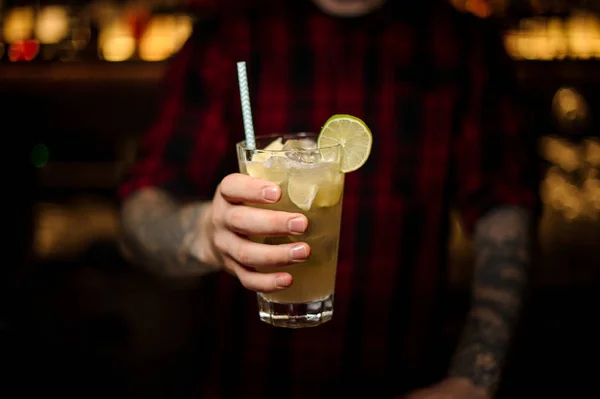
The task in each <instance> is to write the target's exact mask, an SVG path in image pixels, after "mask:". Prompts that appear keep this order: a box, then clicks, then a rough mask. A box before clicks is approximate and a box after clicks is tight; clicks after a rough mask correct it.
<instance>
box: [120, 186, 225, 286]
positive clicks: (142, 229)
mask: <svg viewBox="0 0 600 399" xmlns="http://www.w3.org/2000/svg"><path fill="white" fill-rule="evenodd" d="M205 208H206V205H205V204H204V203H196V204H192V205H187V206H183V207H182V206H180V205H179V204H178V203H176V202H175V201H174V200H173V199H172V198H171V197H170V196H169V195H168V194H167V193H165V192H163V191H161V190H158V189H144V190H142V191H140V192H139V193H135V194H134V195H132V197H130V198H128V199H127V200H126V202H125V203H124V204H123V208H122V212H121V213H122V216H121V220H122V225H123V226H122V227H123V233H124V234H123V235H124V237H123V239H124V242H123V246H124V249H125V251H128V252H129V253H130V255H131V256H132V257H133V258H134V261H135V262H136V263H141V264H142V265H143V266H145V267H147V268H149V269H150V270H151V271H153V272H156V273H158V274H160V275H167V276H172V277H175V276H198V275H203V274H207V273H210V272H212V271H214V270H215V269H216V267H215V266H212V265H207V264H203V263H201V262H200V261H199V260H198V259H199V257H198V256H194V255H193V254H192V252H191V251H190V249H191V248H192V247H193V246H194V244H196V243H197V240H198V232H199V224H200V221H201V217H202V214H203V211H204V210H205Z"/></svg>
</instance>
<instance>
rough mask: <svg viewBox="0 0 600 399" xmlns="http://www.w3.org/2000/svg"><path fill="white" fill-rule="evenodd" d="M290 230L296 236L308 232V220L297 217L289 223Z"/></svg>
mask: <svg viewBox="0 0 600 399" xmlns="http://www.w3.org/2000/svg"><path fill="white" fill-rule="evenodd" d="M288 228H289V229H290V231H291V232H292V233H294V234H303V233H304V232H305V231H306V219H304V218H301V217H297V218H294V219H292V220H290V222H289V223H288Z"/></svg>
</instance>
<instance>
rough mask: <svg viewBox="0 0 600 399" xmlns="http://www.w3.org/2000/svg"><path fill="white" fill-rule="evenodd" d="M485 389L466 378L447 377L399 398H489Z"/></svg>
mask: <svg viewBox="0 0 600 399" xmlns="http://www.w3.org/2000/svg"><path fill="white" fill-rule="evenodd" d="M489 398H490V396H489V395H488V394H487V392H486V391H485V389H482V388H478V387H476V386H475V385H473V383H471V381H470V380H468V379H466V378H447V379H445V380H443V381H442V382H440V383H438V384H436V385H433V386H431V387H429V388H425V389H419V390H417V391H414V392H412V393H410V394H408V395H407V396H405V397H403V398H401V399H489Z"/></svg>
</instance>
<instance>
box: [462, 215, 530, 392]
mask: <svg viewBox="0 0 600 399" xmlns="http://www.w3.org/2000/svg"><path fill="white" fill-rule="evenodd" d="M529 223H530V220H529V216H528V214H527V212H525V211H524V210H522V209H519V208H500V209H494V210H492V211H491V212H489V213H488V214H487V215H486V216H485V217H484V218H483V219H481V220H480V221H479V223H478V224H477V227H476V231H475V248H476V265H475V276H474V277H475V278H474V286H473V295H472V307H471V311H470V313H469V316H468V318H467V323H466V326H465V330H464V332H463V336H462V339H461V342H460V345H459V347H458V350H457V352H456V354H455V357H454V359H453V363H452V366H451V369H450V374H451V376H453V377H466V378H469V379H470V380H471V381H472V382H473V383H474V384H475V385H477V386H480V387H484V388H486V389H487V390H488V391H489V392H490V394H492V395H493V394H494V393H495V390H496V389H497V384H498V381H499V378H500V373H501V369H502V366H503V362H504V359H505V355H506V351H507V349H508V346H509V344H510V340H511V338H512V333H513V330H514V328H515V324H516V322H517V318H518V317H519V311H520V309H521V304H522V297H523V294H524V289H525V285H526V283H527V273H528V266H529V263H530V261H529V258H530V240H529V237H530V224H529Z"/></svg>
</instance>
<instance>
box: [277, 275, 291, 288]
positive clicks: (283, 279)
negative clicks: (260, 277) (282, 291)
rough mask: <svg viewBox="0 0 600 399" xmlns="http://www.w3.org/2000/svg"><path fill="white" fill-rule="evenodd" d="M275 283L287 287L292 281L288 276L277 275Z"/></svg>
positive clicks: (278, 286) (280, 286) (279, 286)
mask: <svg viewBox="0 0 600 399" xmlns="http://www.w3.org/2000/svg"><path fill="white" fill-rule="evenodd" d="M275 285H276V286H277V288H286V287H288V286H289V285H290V282H289V279H288V278H287V276H277V278H275Z"/></svg>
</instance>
